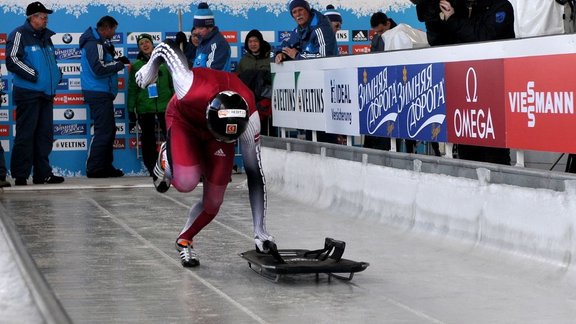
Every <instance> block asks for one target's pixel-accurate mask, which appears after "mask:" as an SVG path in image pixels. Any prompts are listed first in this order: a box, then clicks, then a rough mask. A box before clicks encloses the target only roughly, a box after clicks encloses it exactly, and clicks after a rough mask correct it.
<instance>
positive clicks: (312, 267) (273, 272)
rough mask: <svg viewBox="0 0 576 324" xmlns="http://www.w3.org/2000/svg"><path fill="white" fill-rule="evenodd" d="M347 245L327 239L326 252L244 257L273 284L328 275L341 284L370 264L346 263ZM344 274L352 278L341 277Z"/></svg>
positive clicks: (274, 252) (251, 253)
mask: <svg viewBox="0 0 576 324" xmlns="http://www.w3.org/2000/svg"><path fill="white" fill-rule="evenodd" d="M345 248H346V242H343V241H338V240H335V239H332V238H329V237H327V238H326V239H325V241H324V248H323V249H319V250H301V249H295V250H272V251H271V252H270V253H262V252H259V251H257V250H251V251H246V252H244V253H240V256H241V257H243V258H244V259H246V260H247V261H248V266H249V267H250V269H252V270H254V271H255V272H256V273H258V274H259V275H261V276H263V277H265V278H266V279H270V280H273V281H278V279H280V276H282V275H297V274H312V273H314V274H316V279H318V276H319V274H320V273H326V274H328V276H329V279H330V277H335V278H338V279H341V280H352V277H353V276H354V273H356V272H360V271H364V270H365V269H366V268H367V267H368V266H369V265H370V264H369V263H367V262H357V261H352V260H347V259H342V255H343V254H344V249H345ZM342 273H345V274H348V275H347V276H345V275H340V274H342Z"/></svg>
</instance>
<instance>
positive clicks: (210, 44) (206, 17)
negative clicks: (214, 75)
mask: <svg viewBox="0 0 576 324" xmlns="http://www.w3.org/2000/svg"><path fill="white" fill-rule="evenodd" d="M193 27H194V29H195V31H196V32H197V34H198V36H199V37H200V44H199V45H198V48H197V49H196V58H195V59H194V67H207V68H211V69H214V70H222V71H227V72H230V57H231V55H232V54H231V51H230V45H229V44H228V42H227V41H226V39H225V38H224V36H222V34H221V33H220V30H219V29H218V27H217V26H216V25H215V23H214V14H213V13H212V10H210V8H209V7H208V4H207V3H206V2H201V3H199V4H198V10H196V12H195V13H194V26H193Z"/></svg>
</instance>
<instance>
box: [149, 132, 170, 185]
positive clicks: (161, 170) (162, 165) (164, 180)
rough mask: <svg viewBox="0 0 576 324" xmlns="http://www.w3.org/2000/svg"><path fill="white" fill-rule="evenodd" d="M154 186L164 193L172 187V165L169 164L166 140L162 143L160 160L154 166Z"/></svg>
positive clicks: (159, 154)
mask: <svg viewBox="0 0 576 324" xmlns="http://www.w3.org/2000/svg"><path fill="white" fill-rule="evenodd" d="M153 178H154V187H155V188H156V191H158V192H161V193H164V192H166V191H168V189H169V188H170V178H171V174H170V165H169V164H168V153H167V151H166V142H164V143H162V145H160V152H159V153H158V160H157V161H156V166H155V167H154V177H153Z"/></svg>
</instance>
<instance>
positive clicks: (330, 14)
mask: <svg viewBox="0 0 576 324" xmlns="http://www.w3.org/2000/svg"><path fill="white" fill-rule="evenodd" d="M324 16H326V18H328V20H330V21H331V22H339V23H341V22H342V15H340V13H339V12H338V11H337V10H336V9H334V6H333V5H331V4H330V5H327V6H326V11H324Z"/></svg>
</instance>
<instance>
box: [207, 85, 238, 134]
mask: <svg viewBox="0 0 576 324" xmlns="http://www.w3.org/2000/svg"><path fill="white" fill-rule="evenodd" d="M206 120H207V121H208V129H209V130H210V131H211V132H212V134H213V135H214V136H215V137H216V139H217V140H219V141H222V142H226V143H232V142H234V141H235V140H237V139H238V137H240V135H242V133H244V131H245V130H246V127H247V126H248V104H247V103H246V100H244V98H242V96H241V95H239V94H238V93H236V92H234V91H222V92H220V93H218V94H217V95H216V96H215V97H214V99H212V100H211V101H210V104H209V105H208V108H207V109H206Z"/></svg>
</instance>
